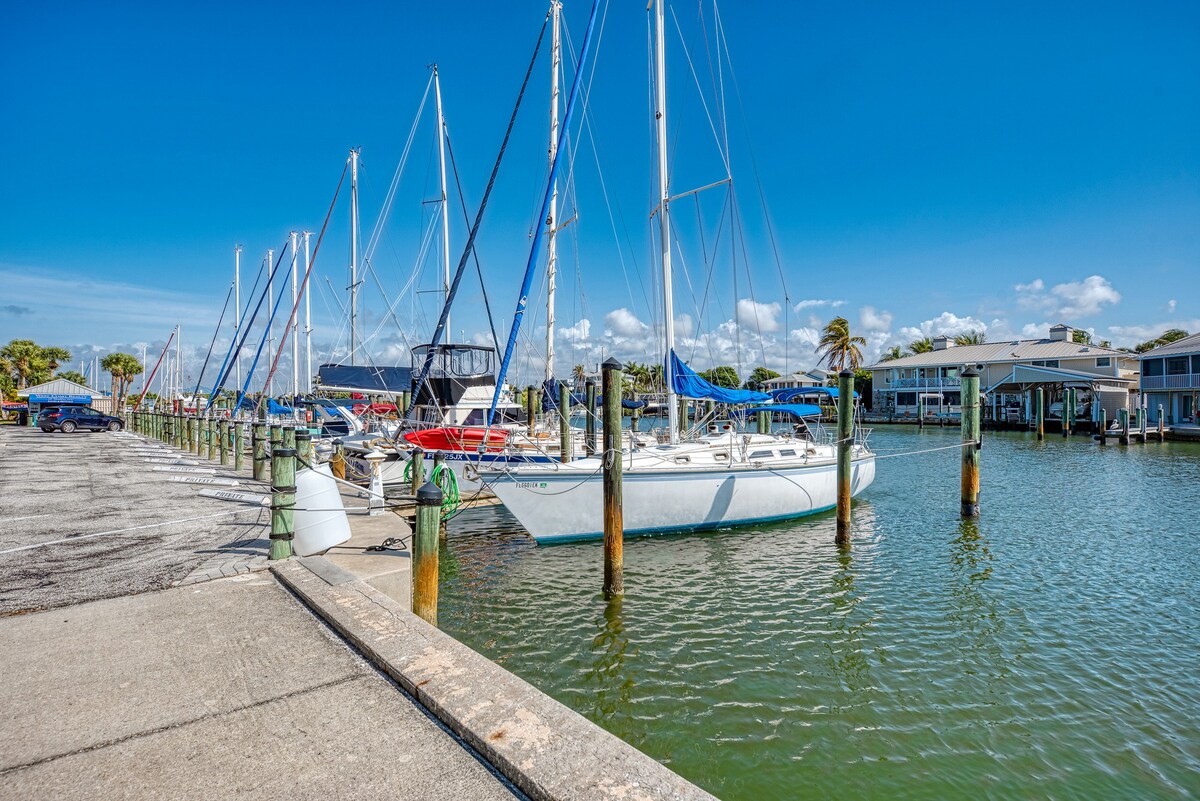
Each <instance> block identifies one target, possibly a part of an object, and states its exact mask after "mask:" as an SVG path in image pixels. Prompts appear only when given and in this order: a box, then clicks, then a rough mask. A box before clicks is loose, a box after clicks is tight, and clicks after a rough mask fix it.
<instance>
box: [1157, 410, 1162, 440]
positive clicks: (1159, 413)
mask: <svg viewBox="0 0 1200 801" xmlns="http://www.w3.org/2000/svg"><path fill="white" fill-rule="evenodd" d="M1158 441H1159V442H1162V441H1163V407H1162V404H1161V403H1160V404H1158Z"/></svg>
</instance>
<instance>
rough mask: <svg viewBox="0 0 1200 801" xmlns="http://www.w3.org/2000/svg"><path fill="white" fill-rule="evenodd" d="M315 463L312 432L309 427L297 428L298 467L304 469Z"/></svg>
mask: <svg viewBox="0 0 1200 801" xmlns="http://www.w3.org/2000/svg"><path fill="white" fill-rule="evenodd" d="M311 464H313V446H312V432H311V431H309V430H308V429H307V428H297V429H296V469H297V470H303V469H304V468H305V467H306V466H308V465H311Z"/></svg>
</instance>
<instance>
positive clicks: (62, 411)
mask: <svg viewBox="0 0 1200 801" xmlns="http://www.w3.org/2000/svg"><path fill="white" fill-rule="evenodd" d="M37 422H38V426H39V427H40V428H41V429H42V430H43V431H45V432H46V433H47V434H49V433H50V432H52V431H61V432H63V433H64V434H70V433H71V432H72V431H75V430H77V429H84V430H87V431H120V430H121V429H122V428H124V427H125V421H124V420H122V419H121V418H120V417H114V416H113V415H111V414H105V413H104V412H100V411H97V410H95V409H93V408H91V407H90V406H53V407H50V408H47V409H42V411H41V413H40V414H38V420H37Z"/></svg>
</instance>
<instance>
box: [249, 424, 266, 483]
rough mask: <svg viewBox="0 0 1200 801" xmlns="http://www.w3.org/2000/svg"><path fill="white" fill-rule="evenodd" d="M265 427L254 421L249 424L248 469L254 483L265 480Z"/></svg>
mask: <svg viewBox="0 0 1200 801" xmlns="http://www.w3.org/2000/svg"><path fill="white" fill-rule="evenodd" d="M266 434H267V427H266V425H264V424H263V423H260V422H258V421H255V422H253V423H251V424H250V469H251V472H252V473H253V475H254V480H255V481H264V480H266V478H267V437H266Z"/></svg>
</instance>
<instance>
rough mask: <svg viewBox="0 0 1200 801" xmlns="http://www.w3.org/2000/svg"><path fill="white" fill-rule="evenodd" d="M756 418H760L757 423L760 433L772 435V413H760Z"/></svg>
mask: <svg viewBox="0 0 1200 801" xmlns="http://www.w3.org/2000/svg"><path fill="white" fill-rule="evenodd" d="M756 416H757V418H758V420H757V421H756V422H757V428H758V433H760V434H770V433H771V413H770V412H758V413H757V414H756Z"/></svg>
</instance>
